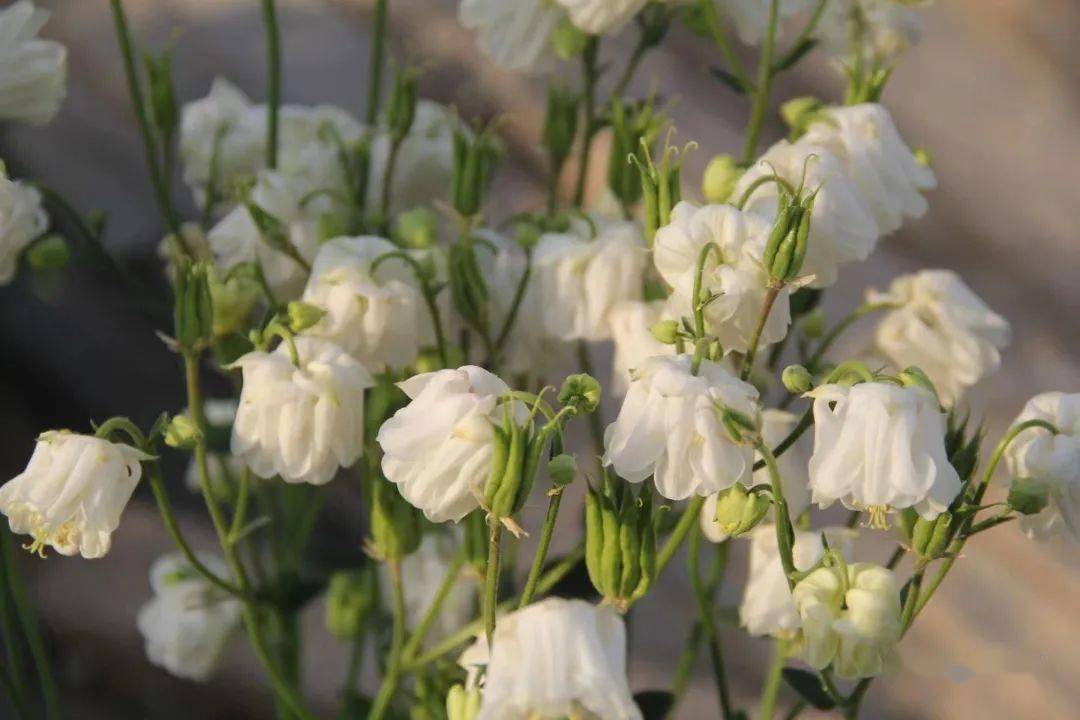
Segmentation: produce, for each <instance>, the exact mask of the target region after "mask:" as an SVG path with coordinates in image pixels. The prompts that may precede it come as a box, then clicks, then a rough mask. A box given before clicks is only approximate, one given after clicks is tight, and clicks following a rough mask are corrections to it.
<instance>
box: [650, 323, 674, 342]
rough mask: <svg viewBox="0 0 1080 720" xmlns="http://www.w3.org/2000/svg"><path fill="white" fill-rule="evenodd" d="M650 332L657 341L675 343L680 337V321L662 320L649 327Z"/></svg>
mask: <svg viewBox="0 0 1080 720" xmlns="http://www.w3.org/2000/svg"><path fill="white" fill-rule="evenodd" d="M649 332H651V333H652V336H653V337H654V338H656V342H658V343H661V344H663V345H674V344H675V343H676V342H677V341H678V339H679V321H678V320H661V321H660V322H658V323H654V324H653V325H652V326H651V327H650V328H649Z"/></svg>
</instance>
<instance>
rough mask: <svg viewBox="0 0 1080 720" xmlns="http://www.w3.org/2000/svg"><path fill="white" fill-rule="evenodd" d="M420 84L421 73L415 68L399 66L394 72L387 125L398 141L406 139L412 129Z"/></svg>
mask: <svg viewBox="0 0 1080 720" xmlns="http://www.w3.org/2000/svg"><path fill="white" fill-rule="evenodd" d="M419 85H420V74H419V73H418V72H417V71H416V70H415V69H414V68H410V67H405V68H398V69H397V70H396V71H395V72H394V81H393V86H392V87H391V89H390V99H389V102H387V105H386V126H387V129H388V130H389V131H390V137H391V138H393V139H394V140H395V141H397V142H400V141H402V140H404V139H405V138H406V137H407V136H408V134H409V131H410V130H412V125H413V120H414V119H415V118H416V100H417V93H418V91H419Z"/></svg>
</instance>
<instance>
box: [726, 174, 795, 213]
mask: <svg viewBox="0 0 1080 720" xmlns="http://www.w3.org/2000/svg"><path fill="white" fill-rule="evenodd" d="M769 183H776V185H777V186H778V187H780V188H783V189H784V190H786V191H787V192H788V194H789V195H791V196H792V197H796V196H798V192H797V191H796V189H795V186H794V185H792V184H791V183H789V182H788V181H787V180H785V179H784V178H782V177H780V176H779V175H777V174H776V173H774V172H770V173H769V174H768V175H762V176H761V177H759V178H757V179H756V180H754V182H752V183H750V184H749V185H748V186H747V187H746V189H745V190H743V194H742V197H740V198H739V202H737V203H735V207H737V208H739V209H740V210H742V209H744V208H745V207H746V203H748V202H750V198H751V197H753V195H754V192H755V191H756V190H757V189H758V188H760V187H762V186H763V185H768V184H769Z"/></svg>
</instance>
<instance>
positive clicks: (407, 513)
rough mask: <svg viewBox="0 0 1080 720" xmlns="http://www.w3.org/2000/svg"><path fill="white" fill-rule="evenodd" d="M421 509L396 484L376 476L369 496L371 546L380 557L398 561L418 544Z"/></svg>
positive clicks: (418, 545)
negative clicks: (409, 501) (405, 496)
mask: <svg viewBox="0 0 1080 720" xmlns="http://www.w3.org/2000/svg"><path fill="white" fill-rule="evenodd" d="M420 540H421V530H420V511H419V510H417V509H416V508H414V507H413V506H412V505H410V504H409V503H408V502H407V501H406V500H405V498H403V497H401V493H399V492H398V490H397V487H395V486H394V485H392V484H391V483H390V482H388V481H386V480H384V479H382V478H376V480H375V482H374V483H373V492H372V499H371V549H372V554H373V555H375V556H376V557H378V558H379V559H380V560H386V561H388V562H400V561H401V559H402V558H404V557H405V556H406V555H411V554H412V553H413V552H415V551H416V549H417V548H418V547H420Z"/></svg>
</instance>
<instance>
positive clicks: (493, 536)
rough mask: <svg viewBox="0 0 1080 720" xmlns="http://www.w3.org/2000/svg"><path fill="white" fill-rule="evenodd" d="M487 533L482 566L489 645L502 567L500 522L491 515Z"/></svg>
mask: <svg viewBox="0 0 1080 720" xmlns="http://www.w3.org/2000/svg"><path fill="white" fill-rule="evenodd" d="M488 523H489V524H490V526H491V527H490V534H489V535H488V556H487V563H486V564H485V567H484V605H483V613H484V634H485V635H487V640H488V647H491V641H492V637H493V636H494V634H495V606H496V605H497V604H498V602H499V571H500V570H501V569H502V568H501V566H502V523H501V522H499V519H498V518H495V517H492V518H491V519H490V520H489V521H488Z"/></svg>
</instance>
